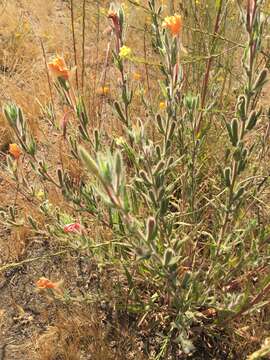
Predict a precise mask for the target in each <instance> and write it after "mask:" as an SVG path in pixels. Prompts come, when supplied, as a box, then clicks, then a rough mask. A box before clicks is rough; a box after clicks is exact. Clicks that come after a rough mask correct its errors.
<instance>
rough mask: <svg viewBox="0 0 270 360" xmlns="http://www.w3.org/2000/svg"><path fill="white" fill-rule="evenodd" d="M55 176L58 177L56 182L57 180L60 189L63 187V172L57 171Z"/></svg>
mask: <svg viewBox="0 0 270 360" xmlns="http://www.w3.org/2000/svg"><path fill="white" fill-rule="evenodd" d="M57 176H58V180H59V184H60V186H61V187H64V181H63V172H62V169H60V168H59V169H57Z"/></svg>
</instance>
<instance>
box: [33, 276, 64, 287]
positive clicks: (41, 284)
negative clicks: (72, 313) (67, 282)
mask: <svg viewBox="0 0 270 360" xmlns="http://www.w3.org/2000/svg"><path fill="white" fill-rule="evenodd" d="M36 286H37V287H38V288H39V289H58V287H59V282H52V281H51V280H49V279H47V278H45V277H41V278H40V279H39V280H38V281H37V282H36Z"/></svg>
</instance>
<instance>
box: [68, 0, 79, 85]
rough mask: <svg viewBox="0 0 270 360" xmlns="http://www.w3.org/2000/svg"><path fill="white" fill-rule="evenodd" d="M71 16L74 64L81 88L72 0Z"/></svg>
mask: <svg viewBox="0 0 270 360" xmlns="http://www.w3.org/2000/svg"><path fill="white" fill-rule="evenodd" d="M70 14H71V28H72V42H73V53H74V64H75V66H76V69H75V76H76V86H77V89H78V88H79V78H78V68H77V65H78V62H77V49H76V37H75V26H74V4H73V0H70Z"/></svg>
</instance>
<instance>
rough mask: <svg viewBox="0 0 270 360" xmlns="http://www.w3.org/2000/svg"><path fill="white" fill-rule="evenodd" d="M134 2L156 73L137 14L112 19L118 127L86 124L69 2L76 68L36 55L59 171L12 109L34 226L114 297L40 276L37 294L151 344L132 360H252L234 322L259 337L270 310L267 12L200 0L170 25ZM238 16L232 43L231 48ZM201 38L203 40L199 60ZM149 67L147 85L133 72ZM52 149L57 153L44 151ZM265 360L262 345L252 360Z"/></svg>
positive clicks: (17, 175)
mask: <svg viewBox="0 0 270 360" xmlns="http://www.w3.org/2000/svg"><path fill="white" fill-rule="evenodd" d="M128 3H129V6H130V7H131V9H132V10H134V11H135V10H136V9H137V11H142V12H145V13H146V14H147V21H148V23H149V22H150V24H149V25H146V27H145V29H146V31H145V34H144V36H145V38H144V40H143V39H142V38H140V35H139V36H137V39H138V41H139V40H140V41H144V42H145V44H146V43H147V44H148V45H149V46H150V45H151V51H149V53H150V54H151V59H152V60H151V61H150V60H149V59H148V57H147V52H146V50H145V49H146V46H147V45H144V58H140V56H139V55H138V54H136V51H137V49H136V48H133V47H132V46H131V45H130V43H131V42H130V41H129V22H128V19H127V17H126V14H125V13H126V10H128V9H125V6H122V5H120V4H116V3H113V4H111V6H110V8H109V10H108V14H107V19H106V21H108V30H107V32H108V33H109V34H110V36H111V38H110V41H109V46H108V48H107V53H106V59H105V65H104V69H103V71H102V74H101V81H100V84H99V87H98V88H97V89H96V93H95V96H96V99H102V100H101V101H104V102H106V106H108V109H107V111H108V113H109V117H111V119H113V120H112V123H111V126H110V127H108V125H107V124H104V120H103V119H102V116H103V114H102V111H101V112H99V111H98V110H100V108H99V107H98V106H97V108H96V111H94V113H95V115H93V112H91V111H92V110H93V108H92V107H91V97H92V96H93V93H92V92H91V86H90V85H89V87H88V86H87V74H88V73H87V66H86V65H85V53H84V51H83V53H82V68H81V67H80V66H79V65H78V64H79V60H78V59H79V58H78V54H77V49H76V38H75V36H76V29H75V25H76V24H74V13H73V11H74V7H73V3H72V2H71V18H72V25H73V26H72V35H73V50H74V55H75V57H74V59H75V60H74V65H75V67H74V68H72V67H69V66H68V65H67V63H66V62H65V60H64V58H63V57H62V56H59V55H55V56H54V57H53V58H52V59H51V60H48V61H47V60H46V54H45V50H44V46H43V47H42V48H43V54H44V56H45V64H46V71H47V76H48V85H49V88H50V100H49V101H47V103H46V106H42V112H43V114H42V116H43V118H44V119H46V120H47V124H48V129H49V131H50V133H49V134H52V133H53V134H55V137H56V139H57V140H56V142H57V144H56V147H58V158H57V161H55V157H51V154H50V150H49V152H48V156H46V155H45V154H44V149H43V148H42V146H41V143H40V141H39V140H38V139H37V137H36V136H35V134H34V132H33V130H32V127H31V124H30V123H29V121H28V120H27V116H25V115H24V111H23V110H24V109H22V108H21V107H20V105H19V104H16V103H14V102H13V101H12V99H11V101H8V102H6V103H5V104H4V105H3V114H4V117H5V119H6V121H7V123H8V124H9V127H10V129H11V130H12V131H13V135H14V142H13V143H11V144H10V145H9V155H7V156H6V168H5V172H8V173H9V174H10V175H9V177H10V181H11V182H12V184H13V185H14V188H15V189H16V191H17V193H20V194H22V195H23V196H24V198H25V201H29V202H30V203H32V204H33V205H34V207H36V206H38V211H36V212H32V213H31V214H30V213H29V214H28V215H27V216H26V217H25V219H24V220H23V224H24V226H25V224H27V226H28V227H29V229H31V233H32V234H33V235H34V236H35V237H39V236H42V237H45V238H46V239H53V241H54V242H55V243H57V244H59V245H58V246H59V247H61V248H63V249H62V250H63V251H66V252H72V251H75V252H76V254H77V256H84V257H86V258H87V259H89V261H91V262H94V263H95V264H97V267H98V269H99V270H98V271H97V276H98V277H99V278H100V282H101V283H103V285H104V286H101V287H99V290H98V291H97V290H96V289H95V290H94V291H82V293H81V294H80V295H78V294H77V293H76V291H72V290H71V289H68V287H67V286H65V282H64V281H61V279H49V278H47V277H44V276H42V275H43V274H40V279H38V278H37V279H36V281H37V282H36V286H37V288H39V289H40V290H41V291H44V290H45V292H47V294H48V295H49V296H50V297H51V299H53V301H54V302H56V303H59V304H62V306H71V308H72V306H75V305H76V306H77V305H78V303H79V304H80V306H81V305H82V304H89V303H91V304H93V306H100V307H102V306H103V308H104V306H105V310H104V311H105V312H106V313H112V312H113V313H115V314H117V316H118V317H119V318H120V317H122V318H124V319H125V321H126V322H128V323H131V324H132V327H133V328H134V329H135V333H136V336H137V339H142V341H143V343H144V346H143V348H141V349H140V351H139V353H138V354H137V355H136V356H137V357H135V358H139V357H141V356H145V358H149V359H170V358H171V359H182V358H183V359H185V358H187V357H191V358H198V359H199V358H200V359H202V358H212V357H211V356H213V357H214V356H215V358H223V357H224V356H226V358H232V359H234V358H244V357H243V356H246V355H247V354H248V353H249V352H250V350H251V349H247V351H244V350H243V347H242V346H241V345H240V346H239V344H240V343H241V340H239V339H238V337H239V338H240V337H241V334H240V330H239V328H238V326H237V323H239V322H241V324H242V328H244V327H245V326H246V327H247V328H250V327H252V326H254V329H255V328H257V327H258V328H259V323H260V324H264V323H265V322H266V321H265V317H267V315H266V314H267V311H269V310H267V309H269V293H270V282H269V231H270V228H269V225H268V221H267V219H268V214H269V209H268V205H267V197H268V194H267V191H268V190H267V189H268V182H269V174H268V172H267V169H265V166H266V165H265V164H267V162H268V156H269V154H268V152H269V147H268V141H269V124H270V106H269V104H267V103H266V104H265V102H264V101H263V98H262V94H263V89H264V86H265V84H266V82H267V80H268V77H269V51H268V50H265V45H266V42H267V40H266V42H265V34H267V31H268V30H269V23H268V17H269V13H268V12H267V11H268V10H267V4H265V3H264V1H262V0H247V1H245V2H242V3H241V2H240V1H239V2H237V4H238V6H236V5H235V4H234V5H232V4H231V3H230V2H224V1H222V0H219V1H209V2H207V3H208V4H207V6H206V7H204V5H202V4H201V3H200V1H192V2H191V3H192V4H191V5H190V7H189V8H187V9H186V8H185V7H183V9H179V10H182V13H181V15H180V11H179V13H178V12H175V13H172V14H171V15H168V14H166V13H165V11H164V6H163V5H161V4H159V2H158V1H157V0H149V1H148V2H147V3H146V4H144V5H142V4H141V3H140V2H139V1H134V2H133V1H129V2H128ZM171 4H172V5H171V10H174V11H176V9H174V6H173V2H171ZM85 6H86V3H85V2H82V12H83V15H84V16H83V29H84V32H83V36H85V26H86V25H85V11H86V10H85V9H86V8H85ZM184 10H186V12H185V11H184ZM236 10H237V11H236ZM189 12H190V13H189ZM204 12H205V13H204ZM236 12H239V14H240V15H239V16H240V22H241V24H240V26H239V34H240V36H239V37H238V39H237V40H235V38H233V37H232V39H230V38H228V36H231V35H232V34H231V31H232V30H233V29H230V26H231V24H232V18H235V17H236V16H237V15H236ZM98 13H99V14H100V13H102V11H101V9H100V8H98ZM202 14H204V16H203V15H202ZM209 15H211V16H210V17H209ZM199 16H201V18H202V20H201V23H203V21H204V22H205V23H204V25H205V29H206V30H205V31H204V30H200V31H199V30H198V31H197V32H196V31H195V32H194V37H193V38H192V39H190V33H191V32H192V27H193V25H192V23H191V19H192V20H194V19H195V20H196V21H197V22H198V21H199V20H198V19H199ZM207 19H208V20H207ZM104 21H105V17H104ZM207 21H208V22H209V23H207ZM211 26H212V27H213V29H212V28H211ZM240 28H241V29H242V30H241V31H240ZM228 29H229V33H228ZM201 37H202V38H207V40H206V41H204V42H202V43H201V44H199V45H198V47H197V48H196V47H195V46H196V44H198V41H201ZM239 41H242V42H241V43H239ZM84 44H85V39H84V38H83V49H84ZM228 44H229V45H228ZM229 46H231V47H229ZM200 47H202V48H200ZM205 48H207V55H206V54H205V51H206V50H205ZM239 49H240V50H241V55H240V53H239ZM236 50H237V52H236ZM232 51H234V54H235V59H236V62H237V68H236V70H235V71H236V72H237V81H233V80H232V73H231V69H234V66H235V64H234V63H233V60H232V57H231V55H230V54H231V52H232ZM267 51H268V52H267ZM110 57H111V59H112V64H111V65H109V59H110ZM141 64H142V65H141ZM140 66H141V69H142V66H143V67H144V75H143V74H142V72H141V73H140V72H138V70H136V71H135V70H134V69H136V67H140ZM152 67H153V68H154V69H155V70H154V72H153V71H152V70H149V68H150V69H152ZM109 68H110V69H109ZM109 70H110V71H109ZM151 71H152V72H151ZM109 72H110V73H109ZM107 73H109V75H111V76H113V78H114V84H113V89H114V90H113V91H111V87H110V86H109V85H108V83H107V82H108V76H109V75H108V74H107ZM232 89H233V91H232ZM89 99H90V100H89ZM268 103H269V101H268ZM89 104H90V105H89ZM59 114H62V116H61V121H57V119H58V117H59ZM91 115H92V117H91ZM48 129H47V131H48ZM49 136H51V135H49ZM47 147H48V148H49V149H52V151H55V144H53V143H51V144H50V141H48V142H47ZM54 197H56V198H57V199H59V200H57V202H58V204H57V203H56V202H55V201H53V198H54ZM1 216H2V222H3V223H4V224H5V226H6V227H8V228H13V227H20V226H22V223H21V222H20V221H21V219H20V211H19V210H17V209H16V206H12V205H10V206H9V207H8V208H7V207H3V208H2V212H1ZM0 270H1V268H0ZM108 276H109V277H110V279H109V281H108V278H107V277H108ZM63 277H64V274H63ZM104 278H106V281H105V280H104ZM104 304H105V305H104ZM119 321H120V320H119ZM252 322H253V324H254V325H252ZM245 324H248V325H245ZM262 328H264V329H266V326H265V327H264V325H263V326H262ZM239 334H240V335H239ZM265 334H266V331H265V333H264V334H263V335H265ZM80 336H81V337H83V336H82V335H81V333H80ZM91 336H93V335H91ZM104 336H105V335H104ZM106 336H107V335H106ZM266 337H267V336H265V338H266ZM258 340H259V341H258V343H259V342H260V341H261V340H262V339H261V338H260V337H259V338H258ZM118 341H119V340H118ZM257 345H258V344H256V346H257ZM76 346H77V345H76ZM258 347H259V345H258ZM213 349H214V350H213ZM106 351H107V350H106ZM262 353H263V354H267V349H266V345H265V346H263V347H262V350H259V351H258V352H257V353H254V355H251V356H250V358H252V359H253V358H258V357H256V354H262ZM202 354H203V355H202ZM211 354H212V355H211ZM117 356H120V355H117ZM200 356H201V357H200ZM252 356H253V357H252ZM258 356H260V355H258Z"/></svg>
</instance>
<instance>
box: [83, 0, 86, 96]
mask: <svg viewBox="0 0 270 360" xmlns="http://www.w3.org/2000/svg"><path fill="white" fill-rule="evenodd" d="M85 16H86V0H83V18H82V91H83V90H84V76H85Z"/></svg>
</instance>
